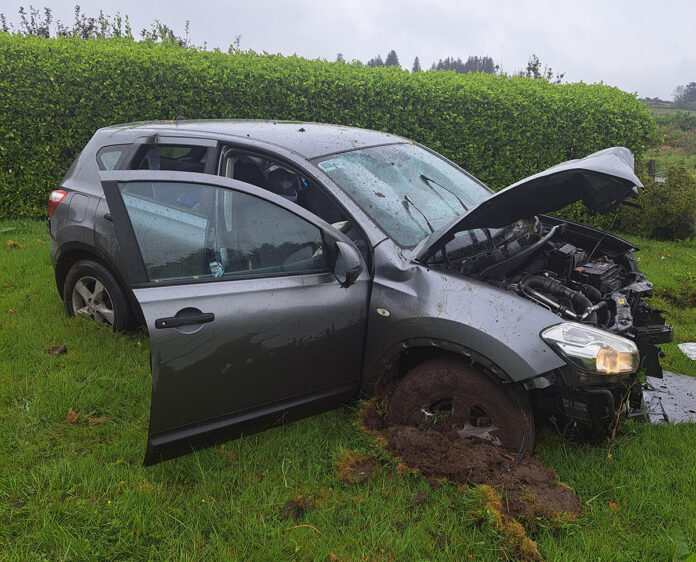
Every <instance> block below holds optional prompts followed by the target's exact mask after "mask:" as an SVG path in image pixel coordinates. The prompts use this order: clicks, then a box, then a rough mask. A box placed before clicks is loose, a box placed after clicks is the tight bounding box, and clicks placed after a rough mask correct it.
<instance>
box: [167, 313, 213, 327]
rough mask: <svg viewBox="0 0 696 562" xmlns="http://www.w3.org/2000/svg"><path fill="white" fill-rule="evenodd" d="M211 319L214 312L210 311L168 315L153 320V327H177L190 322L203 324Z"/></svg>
mask: <svg viewBox="0 0 696 562" xmlns="http://www.w3.org/2000/svg"><path fill="white" fill-rule="evenodd" d="M213 320H215V314H213V313H212V312H201V313H199V314H190V315H189V314H187V315H185V316H170V317H169V318H158V319H157V320H155V328H157V329H163V328H177V327H178V326H188V325H190V324H205V323H206V322H212V321H213Z"/></svg>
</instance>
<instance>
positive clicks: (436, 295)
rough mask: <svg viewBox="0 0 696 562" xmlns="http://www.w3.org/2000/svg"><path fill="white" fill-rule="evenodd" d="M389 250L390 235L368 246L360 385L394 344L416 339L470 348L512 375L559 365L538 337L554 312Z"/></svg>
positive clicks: (387, 359) (377, 373) (371, 378)
mask: <svg viewBox="0 0 696 562" xmlns="http://www.w3.org/2000/svg"><path fill="white" fill-rule="evenodd" d="M390 246H392V247H391V248H390ZM390 250H391V251H390ZM394 250H395V248H394V247H393V243H392V242H391V241H386V242H385V243H383V244H380V245H379V246H378V247H377V248H376V249H375V264H376V267H375V269H376V271H377V273H376V275H375V278H374V282H373V287H372V297H371V301H370V315H369V318H368V338H367V350H366V359H365V369H364V370H365V380H366V383H365V385H364V388H365V389H369V388H371V387H372V386H374V384H375V383H376V381H377V380H378V379H380V377H381V376H382V374H383V371H384V369H385V368H387V367H388V366H389V364H390V363H391V361H392V360H393V358H394V355H395V350H397V349H403V348H405V347H410V346H413V345H415V344H416V343H418V342H420V343H423V342H430V344H429V345H436V346H442V347H447V346H448V345H449V347H451V348H452V349H460V350H461V351H462V352H465V351H469V352H473V353H474V354H476V355H478V356H480V357H482V358H485V359H486V360H488V361H489V362H490V363H491V364H492V365H496V366H497V367H498V369H499V373H500V374H502V375H503V376H504V377H506V378H507V379H508V380H510V381H514V382H519V381H524V380H527V379H530V378H533V377H535V376H538V375H541V374H544V373H547V372H549V371H552V370H553V369H556V368H559V367H562V366H563V365H565V362H564V361H563V360H562V359H561V358H560V357H559V356H558V355H557V354H555V353H554V352H553V351H552V350H551V349H550V348H549V347H548V346H547V345H546V344H545V343H544V342H543V341H542V340H541V338H540V337H539V333H540V332H541V331H542V330H543V329H545V328H548V327H549V326H552V325H554V324H558V323H559V321H560V319H559V318H558V316H557V315H555V314H553V313H551V312H550V311H548V310H546V309H543V308H540V307H539V306H538V305H536V304H534V303H533V302H531V301H529V300H527V299H524V298H522V297H520V296H518V295H515V294H512V293H510V292H509V291H504V290H503V289H499V288H497V287H494V286H492V285H490V284H487V283H485V282H482V281H478V280H476V279H472V278H468V277H465V276H463V275H457V274H452V273H446V272H442V271H438V270H436V269H430V268H428V267H426V266H424V265H422V264H420V263H418V262H416V261H413V260H409V259H407V258H405V257H403V256H402V257H401V259H399V258H395V256H398V255H399V254H398V253H396V252H394ZM378 308H379V309H383V310H386V311H388V312H389V316H384V315H383V314H379V313H378V312H377V309H378ZM522 327H524V329H521V328H522ZM423 338H426V339H425V340H424V339H423Z"/></svg>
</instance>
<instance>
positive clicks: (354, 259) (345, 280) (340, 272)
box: [334, 240, 362, 288]
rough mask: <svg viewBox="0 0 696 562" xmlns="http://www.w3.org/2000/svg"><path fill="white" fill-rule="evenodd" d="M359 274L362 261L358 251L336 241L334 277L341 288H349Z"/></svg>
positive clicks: (349, 245) (353, 247) (351, 246)
mask: <svg viewBox="0 0 696 562" xmlns="http://www.w3.org/2000/svg"><path fill="white" fill-rule="evenodd" d="M361 273H362V260H361V259H360V252H359V251H358V249H357V248H356V247H355V246H353V245H352V244H348V243H347V242H342V241H340V240H337V241H336V263H335V264H334V275H335V276H336V280H337V281H338V282H339V284H340V285H341V287H344V288H347V287H350V286H351V285H352V284H353V283H355V281H356V279H357V278H358V277H359V276H360V274H361Z"/></svg>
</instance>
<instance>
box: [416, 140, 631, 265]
mask: <svg viewBox="0 0 696 562" xmlns="http://www.w3.org/2000/svg"><path fill="white" fill-rule="evenodd" d="M638 187H643V184H642V183H641V181H640V180H639V179H638V177H637V176H636V175H635V173H634V172H633V154H631V151H630V150H628V149H627V148H624V147H613V148H607V149H605V150H600V151H599V152H595V153H594V154H590V155H589V156H586V157H585V158H580V159H578V160H568V161H567V162H563V163H561V164H557V165H556V166H552V167H551V168H548V169H547V170H544V171H543V172H540V173H538V174H534V175H533V176H529V177H528V178H525V179H523V180H521V181H518V182H517V183H513V184H512V185H510V186H508V187H506V188H505V189H503V190H501V191H499V192H498V193H496V194H495V195H492V196H491V197H490V198H489V199H486V200H485V201H483V202H482V203H481V204H480V205H478V206H476V207H474V208H473V209H471V210H470V211H468V212H466V213H465V214H463V215H462V216H461V217H459V218H458V219H456V220H455V221H453V222H451V223H450V224H449V225H447V226H445V227H443V228H440V229H438V230H436V231H435V232H433V233H432V234H430V235H429V236H428V237H427V238H425V239H424V240H423V241H422V242H420V243H419V244H418V245H417V246H416V247H415V248H414V249H413V250H412V255H413V257H414V258H416V259H419V260H426V259H428V258H429V257H431V256H432V255H434V254H435V253H436V252H438V251H439V250H441V249H442V248H443V247H444V246H445V245H446V244H447V243H448V242H449V241H451V240H452V239H453V238H454V236H455V234H456V233H457V232H462V231H465V230H471V229H475V228H500V227H503V226H506V225H508V224H511V223H513V222H515V221H516V220H518V219H522V218H526V217H531V216H534V215H538V214H542V213H549V212H553V211H557V210H559V209H562V208H563V207H565V206H566V205H570V204H571V203H574V202H575V201H582V202H583V204H584V205H585V207H587V208H588V209H589V210H590V211H592V212H597V213H607V212H609V211H612V210H614V209H616V208H617V207H618V206H619V205H620V204H621V203H622V202H623V201H624V200H626V199H627V198H628V197H637V196H638Z"/></svg>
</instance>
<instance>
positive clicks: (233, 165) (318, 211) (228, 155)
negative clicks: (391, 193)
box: [219, 148, 371, 264]
mask: <svg viewBox="0 0 696 562" xmlns="http://www.w3.org/2000/svg"><path fill="white" fill-rule="evenodd" d="M219 173H220V175H222V176H225V177H228V178H232V179H236V180H239V181H242V182H245V183H249V184H251V185H255V186H257V187H260V188H261V189H265V190H267V191H270V192H271V193H275V194H276V195H280V196H281V197H283V198H285V199H287V200H288V201H292V202H293V203H297V204H298V205H299V206H300V207H303V208H304V209H306V210H308V211H309V212H310V213H312V214H314V215H317V216H318V217H320V218H322V219H323V220H325V221H326V222H328V223H329V224H330V225H332V226H333V227H334V228H336V229H338V230H340V231H341V232H343V234H345V235H346V236H348V238H350V239H351V240H352V241H353V243H354V244H355V245H356V247H357V248H358V249H359V250H360V252H361V253H362V255H363V258H364V259H365V262H366V263H368V264H369V263H370V259H371V256H370V252H369V250H368V245H367V244H366V242H365V238H364V236H363V234H362V233H361V232H360V230H359V229H358V228H357V226H356V224H355V223H354V222H353V221H352V220H350V217H349V216H348V215H347V214H346V212H345V211H344V210H343V209H342V208H341V207H340V205H339V204H338V203H337V202H336V201H334V200H333V199H332V198H331V196H329V195H328V194H327V193H326V191H324V189H322V188H321V187H319V186H318V185H316V184H315V183H314V182H313V181H312V180H310V179H308V178H306V177H304V175H302V174H301V173H298V172H297V171H296V170H294V169H292V168H290V167H289V166H287V165H285V164H283V163H281V162H279V161H277V160H274V159H270V158H269V157H268V156H266V155H261V154H255V153H251V152H247V151H238V150H236V149H233V148H228V149H226V150H223V153H222V157H221V162H220V168H219Z"/></svg>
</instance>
